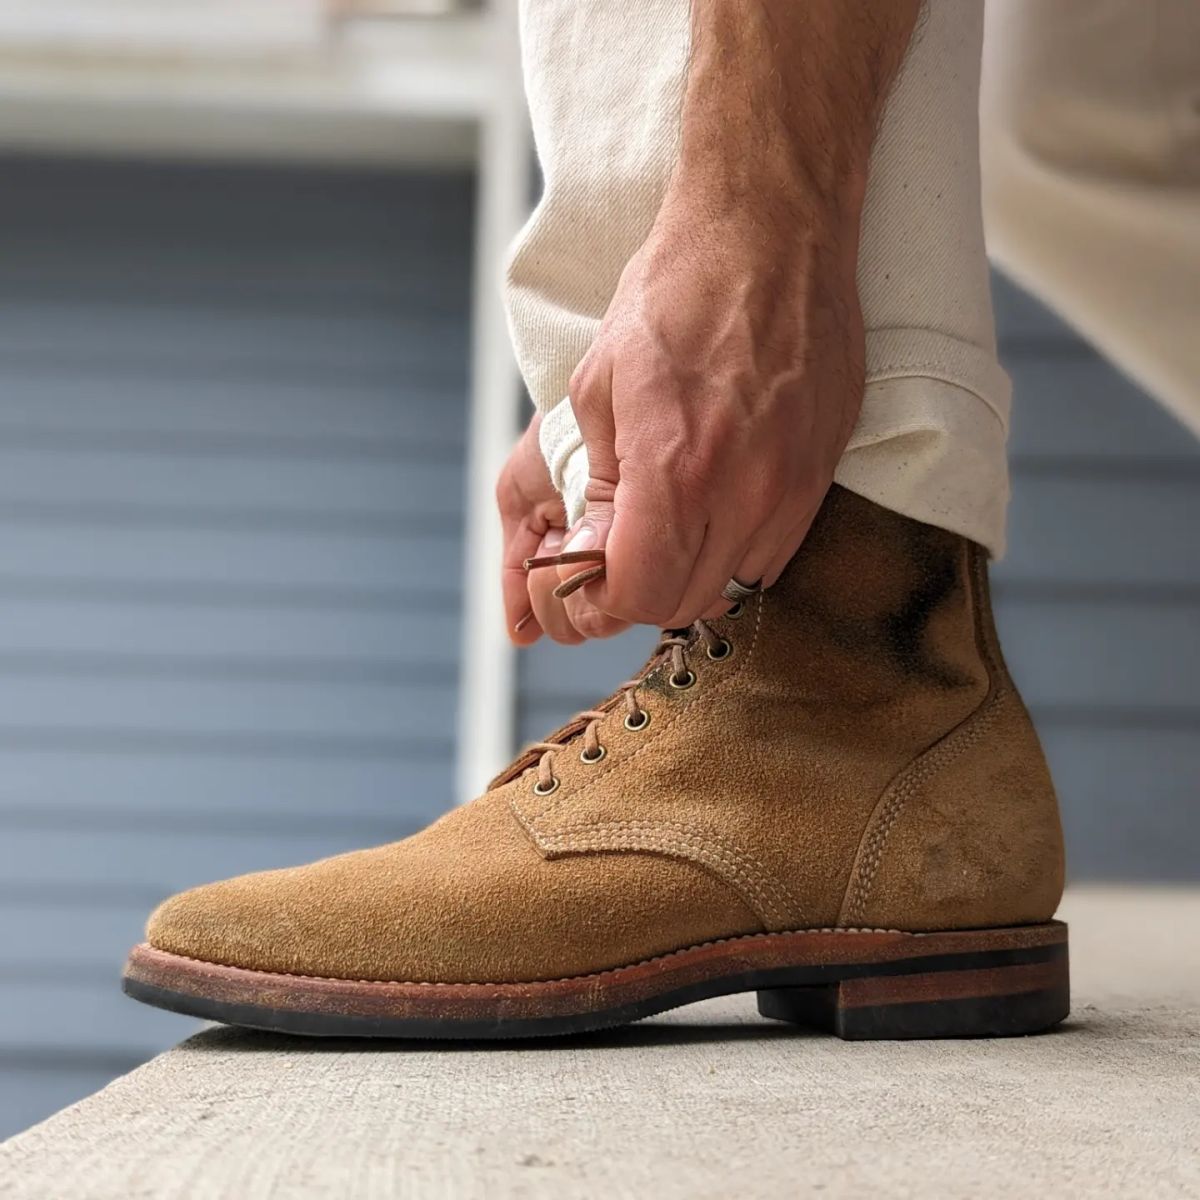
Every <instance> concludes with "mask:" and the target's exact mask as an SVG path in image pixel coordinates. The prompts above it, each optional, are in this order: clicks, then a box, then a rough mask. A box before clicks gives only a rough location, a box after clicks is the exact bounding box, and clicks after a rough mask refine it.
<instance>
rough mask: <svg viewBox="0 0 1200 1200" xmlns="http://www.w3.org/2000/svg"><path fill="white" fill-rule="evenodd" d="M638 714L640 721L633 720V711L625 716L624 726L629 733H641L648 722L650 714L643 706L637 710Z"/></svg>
mask: <svg viewBox="0 0 1200 1200" xmlns="http://www.w3.org/2000/svg"><path fill="white" fill-rule="evenodd" d="M638 716H639V717H641V720H640V721H635V720H634V719H633V713H630V714H629V715H628V716H627V717H626V718H625V728H626V729H628V730H629V732H630V733H641V731H642V730H643V729H645V728H646V726H647V725H649V724H650V714H649V713H648V712H647V711H646V710H645V709H644V708H643V709H641V710H640V711H639V713H638Z"/></svg>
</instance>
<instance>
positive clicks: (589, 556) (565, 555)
mask: <svg viewBox="0 0 1200 1200" xmlns="http://www.w3.org/2000/svg"><path fill="white" fill-rule="evenodd" d="M603 561H604V551H603V550H564V551H563V552H562V553H561V554H543V555H542V556H541V557H540V558H527V559H526V560H525V562H524V563H523V564H522V565H523V566H524V567H525V570H526V571H536V570H537V569H538V567H566V566H570V564H571V563H580V562H591V563H602V562H603Z"/></svg>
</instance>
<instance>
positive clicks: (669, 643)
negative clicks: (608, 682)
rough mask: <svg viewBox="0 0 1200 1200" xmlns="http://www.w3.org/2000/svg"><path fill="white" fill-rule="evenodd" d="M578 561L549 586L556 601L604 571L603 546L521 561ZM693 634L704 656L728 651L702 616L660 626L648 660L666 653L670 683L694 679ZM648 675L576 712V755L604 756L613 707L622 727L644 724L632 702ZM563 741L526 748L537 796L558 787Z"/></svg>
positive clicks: (645, 717) (645, 716)
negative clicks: (621, 711) (605, 724)
mask: <svg viewBox="0 0 1200 1200" xmlns="http://www.w3.org/2000/svg"><path fill="white" fill-rule="evenodd" d="M584 562H590V563H592V564H593V565H592V566H590V567H586V568H585V569H584V570H582V571H579V572H577V573H576V574H574V575H572V576H571V577H570V579H567V580H564V581H563V582H562V583H560V584H559V585H558V587H556V588H555V589H554V595H555V596H556V597H558V598H559V599H560V600H561V599H565V598H566V597H567V596H570V595H571V594H572V593H574V592H577V591H578V590H579V589H580V588H581V587H583V586H584V585H585V584H588V583H591V582H592V581H593V580H595V579H599V578H601V577H602V576H603V575H604V551H603V550H570V551H566V552H565V553H562V554H548V555H544V556H542V557H540V558H527V559H526V560H525V564H524V565H525V570H526V571H534V570H537V569H538V568H539V567H558V566H567V565H570V564H572V563H584ZM693 638H696V639H698V640H699V641H700V642H702V643H703V644H704V647H705V649H706V650H707V651H708V652H709V654H710V656H712V657H714V658H719V657H723V655H724V654H725V653H727V652H728V650H729V646H728V644H727V643H726V642H725V640H724V638H722V637H721V635H720V634H719V633H717V632H716V631H715V630H714V629H713V628H712V627H711V626H710V625H709V624H708V623H707V622H706V621H702V620H696V621H694V622H693V623H692V625H691V627H690V628H689V629H686V630H664V631H663V636H662V639H661V640H660V641H659V643H658V646H657V647H656V648H655V651H654V659H653V664H654V666H656V665H658V663H660V662H661V661H662V660H663V657H664V656H666V655H669V656H670V664H671V674H670V680H671V683H672V685H673V686H675V687H677V688H687V687H691V685H692V684H693V683H694V682H695V679H696V676H695V674H694V673H693V672H692V670H691V668H690V667H689V666H688V662H687V655H686V652H687V649H688V647H689V646H690V645H692V644H693ZM651 669H653V666H652V668H651ZM648 677H649V672H647V674H646V675H643V676H642V677H641V678H640V679H631V680H629V681H628V682H626V683H623V684H621V686H620V687H619V688H618V689H617V691H618V699H617V701H616V702H615V703H614V704H612V705H610V707H609V708H607V709H591V710H589V711H587V712H581V713H578V714H576V716H575V718H574V720H573V721H572V722H571V723H572V724H575V723H576V722H578V721H586V722H587V724H586V725H584V727H583V729H582V730H581V731H580V733H581V734H582V737H583V749H582V750H581V751H580V757H581V758H582V759H583V761H584V762H587V763H597V762H599V761H600V760H601V759H602V758H603V757H604V755H605V753H606V751H605V748H604V746H603V745H601V742H600V724H601V722H602V721H604V720H605V719H606V718H607V717H608V716H609V714H610V713H611V712H612V711H613V709H615V708H617V707H619V706H620V705H622V704H623V705H624V707H625V728H626V729H630V730H638V729H644V728H645V727H646V726H647V724H649V722H650V714H649V713H648V712H646V710H645V709H644V708H642V707H641V706H640V705H639V704H638V698H637V693H638V689H639V688H640V687H641V686H642V684H644V683H645V682H646V680H647V678H648ZM567 740H568V741H570V740H572V739H567ZM566 744H567V743H566V742H534V743H533V744H532V745H531V746H528V747H527V750H528V751H530V752H534V753H540V754H541V757H540V758H539V759H538V761H537V765H536V766H533V767H529V768H527V769H526V771H525V772H524V774H526V775H528V774H530V773H531V772H536V774H537V781H536V783H535V785H534V790H535V791H536V792H537V793H538V794H539V795H543V796H548V795H549V794H550V793H551V792H552V791H554V790H555V789H556V788H557V787H558V778H557V777H556V776H555V774H554V756H555V755H556V754H559V753H561V752H562V751H563V749H564V748H565V746H566Z"/></svg>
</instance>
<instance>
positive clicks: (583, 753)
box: [579, 746, 608, 767]
mask: <svg viewBox="0 0 1200 1200" xmlns="http://www.w3.org/2000/svg"><path fill="white" fill-rule="evenodd" d="M607 753H608V751H607V750H606V749H605V748H604V747H603V746H597V747H596V753H595V754H589V753H588V752H587V749H586V747H585V748H584V749H583V750H580V752H579V761H580V762H581V763H587V765H588V766H589V767H594V766H595V765H596V763H598V762H599V761H600V760H601V759H602V758H603V757H604V756H605V755H606V754H607Z"/></svg>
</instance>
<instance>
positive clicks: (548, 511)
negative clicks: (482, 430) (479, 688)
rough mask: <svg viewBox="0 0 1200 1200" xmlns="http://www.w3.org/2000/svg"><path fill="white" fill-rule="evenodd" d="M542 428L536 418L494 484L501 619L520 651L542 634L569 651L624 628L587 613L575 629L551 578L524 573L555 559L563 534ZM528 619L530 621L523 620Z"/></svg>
mask: <svg viewBox="0 0 1200 1200" xmlns="http://www.w3.org/2000/svg"><path fill="white" fill-rule="evenodd" d="M540 425H541V417H539V416H535V417H534V418H533V420H532V421H530V423H529V428H528V429H526V430H525V432H524V433H523V434H522V435H521V440H520V441H519V442H518V443H517V444H516V446H515V447H514V448H513V452H512V454H510V455H509V457H508V462H507V463H505V465H504V470H503V471H501V472H500V479H499V480H498V482H497V484H496V503H497V504H498V505H499V508H500V520H501V523H502V525H503V529H504V569H503V588H504V613H505V619H506V621H507V623H508V630H509V636H510V637H511V638H512V640H513V641H514V642H516V644H517V645H518V646H530V645H532V644H533V643H534V642H536V641H537V640H538V638H540V637H541V636H542V634H543V633H546V634H548V635H549V636H550V637H552V638H553V639H554V640H555V641H556V642H564V643H566V644H568V645H569V644H574V643H576V642H581V641H583V640H584V638H585V637H596V636H601V633H600V631H601V630H605V631H609V632H613V633H616V632H618V631H619V630H620V629H623V628H625V625H624V624H623V623H622V622H618V621H614V620H613V618H612V617H609V616H606V615H604V614H595V615H593V614H589V613H585V614H584V616H583V621H584V630H583V631H580V630H578V629H576V628H575V626H574V625H573V624H572V623H571V619H570V617H569V616H568V614H567V610H566V608H565V607H564V602H563V601H562V600H559V599H557V598H556V597H555V596H554V594H553V593H554V588H555V586H556V585H557V583H558V579H557V577H556V576H555V574H554V572H553V571H532V572H529V573H526V571H525V567H524V563H525V560H526V559H527V558H534V557H536V556H539V555H549V554H557V553H558V552H559V551H560V550H561V549H562V547H563V537H564V534H565V532H566V531H565V529H564V525H565V523H566V522H565V516H564V513H563V503H562V497H561V496H559V494H558V492H556V491H555V490H554V484H553V483H551V481H550V473H549V471H547V469H546V461H545V459H544V458H543V457H542V451H541V448H540V447H539V445H538V428H539V426H540ZM529 614H532V619H527V618H528V617H529ZM589 621H590V622H591V623H590V624H589ZM518 625H520V628H519V629H518Z"/></svg>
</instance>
